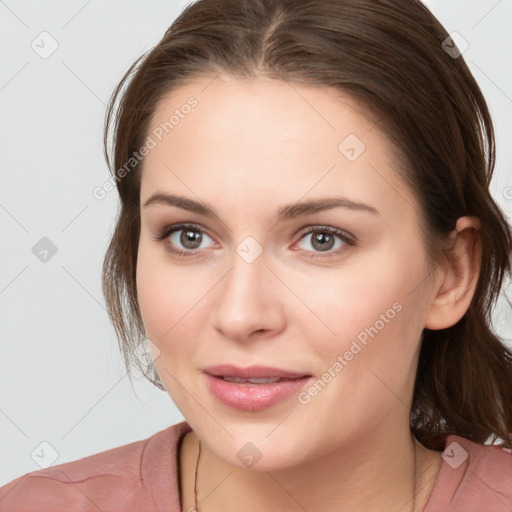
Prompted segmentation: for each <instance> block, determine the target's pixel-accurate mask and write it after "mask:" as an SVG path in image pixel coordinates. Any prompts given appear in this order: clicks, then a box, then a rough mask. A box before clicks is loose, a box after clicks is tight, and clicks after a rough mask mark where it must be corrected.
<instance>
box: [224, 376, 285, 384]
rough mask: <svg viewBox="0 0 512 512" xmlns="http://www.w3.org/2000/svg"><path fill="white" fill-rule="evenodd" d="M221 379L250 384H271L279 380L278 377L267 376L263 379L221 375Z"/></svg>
mask: <svg viewBox="0 0 512 512" xmlns="http://www.w3.org/2000/svg"><path fill="white" fill-rule="evenodd" d="M222 379H223V380H226V381H228V382H241V383H243V382H250V383H251V384H272V383H273V382H277V381H279V380H281V379H280V378H279V377H268V378H264V379H241V378H239V377H222Z"/></svg>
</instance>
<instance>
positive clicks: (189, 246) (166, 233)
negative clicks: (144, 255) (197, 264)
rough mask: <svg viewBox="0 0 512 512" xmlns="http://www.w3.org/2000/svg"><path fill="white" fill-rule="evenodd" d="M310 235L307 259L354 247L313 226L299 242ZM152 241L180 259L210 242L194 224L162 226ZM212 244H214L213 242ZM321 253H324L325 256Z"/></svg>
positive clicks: (340, 235)
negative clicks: (337, 241) (160, 243)
mask: <svg viewBox="0 0 512 512" xmlns="http://www.w3.org/2000/svg"><path fill="white" fill-rule="evenodd" d="M310 235H313V236H312V238H311V242H310V243H311V247H313V250H308V249H306V250H305V251H304V252H306V253H310V254H307V257H309V258H318V257H329V256H336V255H339V254H340V253H342V252H344V251H345V250H346V249H347V246H352V245H355V238H354V237H353V236H352V235H349V234H348V233H346V232H345V231H342V230H341V229H338V228H332V227H329V226H314V227H312V228H309V229H308V230H307V231H303V232H302V234H301V238H300V241H301V242H302V241H303V240H304V239H306V238H307V237H308V236H310ZM336 238H337V239H338V240H339V241H340V243H338V247H337V248H336V250H332V249H333V248H334V246H335V245H336ZM153 239H154V240H156V241H158V242H167V243H166V246H167V247H166V249H167V250H168V251H169V252H172V253H173V254H175V255H177V256H180V257H182V256H194V255H195V254H194V253H199V252H200V250H201V249H205V247H201V245H202V243H203V242H204V241H205V239H210V240H212V239H211V238H210V237H209V236H208V235H207V234H206V233H205V232H204V230H203V229H201V227H199V226H198V225H196V224H174V225H169V226H164V228H162V229H161V230H160V231H159V232H158V233H157V235H156V236H155V237H153ZM212 241H213V240H212ZM213 242H214V244H216V242H215V241H213ZM176 247H177V248H176ZM181 248H183V249H181ZM322 253H325V255H324V254H322Z"/></svg>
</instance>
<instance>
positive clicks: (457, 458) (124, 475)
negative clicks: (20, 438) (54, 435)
mask: <svg viewBox="0 0 512 512" xmlns="http://www.w3.org/2000/svg"><path fill="white" fill-rule="evenodd" d="M190 430H191V428H190V426H189V425H188V423H187V422H185V421H183V422H181V423H177V424H176V425H172V426H170V427H169V428H167V429H165V430H162V431H160V432H157V433H156V434H154V435H153V436H151V437H150V438H148V439H144V440H142V441H136V442H134V443H130V444H126V445H123V446H119V447H117V448H112V449H110V450H107V451H104V452H101V453H97V454H94V455H90V456H88V457H84V458H82V459H79V460H76V461H72V462H67V463H64V464H59V465H56V466H51V467H49V468H47V469H40V470H36V471H32V472H31V473H27V474H25V475H23V476H20V477H18V478H16V479H15V480H12V481H11V482H9V483H8V484H6V485H4V486H3V487H1V488H0V511H1V512H15V511H16V512H18V511H19V512H21V511H23V512H31V511H34V512H35V511H37V512H45V511H52V512H59V511H63V512H64V511H65V512H78V511H80V512H84V511H101V512H114V511H115V512H121V511H123V512H128V511H131V512H135V511H137V512H143V511H144V512H146V511H147V512H149V511H151V512H160V511H162V512H163V511H165V512H181V511H180V502H179V484H178V478H177V474H178V459H177V455H178V446H179V443H180V442H181V440H182V439H183V437H184V435H185V434H186V433H187V432H189V431H190ZM446 447H447V448H446ZM446 447H445V451H444V457H443V459H444V460H443V463H442V466H441V470H440V472H439V475H438V477H437V480H436V483H435V486H434V489H433V491H432V494H431V496H430V499H429V500H428V503H427V505H426V507H425V508H424V511H423V512H448V511H449V512H511V511H512V454H511V453H510V450H504V449H502V448H499V447H497V446H483V445H479V444H476V443H473V442H471V441H469V440H467V439H464V438H462V437H459V436H453V435H452V436H449V437H448V440H447V443H446ZM184 512H185V511H184Z"/></svg>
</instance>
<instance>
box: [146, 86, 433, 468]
mask: <svg viewBox="0 0 512 512" xmlns="http://www.w3.org/2000/svg"><path fill="white" fill-rule="evenodd" d="M191 97H193V98H194V99H190V98H191ZM187 105H188V106H187ZM171 116H174V117H173V118H171ZM170 119H171V120H170ZM165 123H167V124H165ZM148 136H149V137H151V140H152V142H151V141H149V139H148V143H147V147H148V148H149V152H148V154H147V156H146V157H145V162H144V168H143V172H142V181H141V195H140V196H141V233H140V243H139V252H138V261H137V290H138V298H139V305H140V310H141V313H142V317H143V321H144V325H145V328H146V332H147V337H148V338H149V339H150V340H151V342H152V343H154V345H155V346H156V347H157V349H158V350H155V351H153V354H154V355H155V357H156V355H158V356H157V357H156V360H155V364H156V368H157V371H158V374H159V376H160V378H161V380H162V382H163V384H164V386H165V388H166V390H167V391H168V393H169V395H170V396H171V398H172V400H173V401H174V402H175V404H176V405H177V407H178V408H179V409H180V411H181V412H182V414H183V416H184V417H185V419H186V420H187V421H188V423H189V424H190V425H191V427H192V428H193V430H195V431H196V433H197V435H198V436H199V437H200V438H201V439H202V440H203V442H204V443H207V445H208V446H209V448H210V449H211V450H213V451H214V452H215V453H216V454H217V455H218V456H219V457H221V458H223V459H224V460H225V461H227V462H229V463H231V464H233V465H235V466H238V467H241V468H242V467H244V466H245V467H248V464H250V463H249V462H248V461H249V459H250V458H251V457H252V459H251V460H253V459H254V460H257V459H259V460H258V461H257V466H256V468H257V469H265V470H268V469H277V468H280V467H281V468H282V467H287V466H292V465H295V464H299V463H301V462H304V461H306V460H308V459H313V458H316V457H319V456H321V455H323V454H327V453H329V452H332V451H333V450H335V449H337V448H340V449H341V448H343V447H348V446H349V445H350V444H351V443H354V442H357V441H359V442H361V441H362V440H363V439H365V440H366V441H367V442H369V443H372V442H378V441H379V440H381V439H390V437H391V436H392V435H396V434H395V433H396V432H400V433H402V434H403V433H405V432H408V430H409V418H410V403H411V397H412V389H413V384H414V376H415V371H416V364H417V358H418V351H419V344H420V340H421V333H422V330H423V328H424V326H425V318H426V315H427V314H428V311H429V306H430V304H431V302H432V300H433V298H434V295H435V294H434V291H433V290H434V287H432V286H430V283H431V280H430V279H429V277H430V276H429V272H428V269H427V265H426V253H425V247H424V245H423V239H422V236H421V231H420V225H419V207H418V204H417V201H416V199H415V197H414V195H413V194H412V193H411V192H410V191H409V190H408V189H407V188H406V187H405V185H404V184H403V183H402V182H401V180H400V178H399V175H398V173H397V171H396V169H397V168H398V165H399V162H398V160H397V158H396V157H395V156H393V152H392V151H391V144H390V142H389V140H388V139H387V138H386V136H385V135H384V134H383V133H382V132H381V131H380V130H379V127H378V126H377V125H376V124H375V123H374V122H373V121H371V120H370V119H369V118H368V117H365V116H363V115H362V113H361V111H360V110H359V109H358V107H357V104H356V103H354V102H353V101H351V100H350V99H349V98H348V97H346V96H343V95H341V94H340V93H339V92H338V91H335V90H332V89H329V88H323V87H314V88H313V87H305V86H300V85H297V84H288V83H285V82H280V81H266V80H263V79H257V80H252V81H245V80H240V79H224V78H222V77H218V78H216V79H212V78H208V79H204V80H202V81H197V82H195V83H190V84H189V85H187V86H182V87H180V88H179V89H176V90H174V91H172V93H170V94H169V95H168V96H167V97H166V98H164V100H163V101H162V102H161V104H160V105H159V108H158V109H157V111H156V114H155V116H154V117H153V119H152V123H151V127H150V130H149V132H148ZM157 193H158V194H160V196H156V195H155V194H157ZM165 195H167V196H170V195H173V196H179V197H180V198H183V199H182V200H181V204H182V206H181V207H179V206H177V205H176V202H175V201H174V202H173V201H171V199H168V200H165V199H162V198H163V197H164V196H165ZM152 197H153V200H150V199H151V198H152ZM158 197H159V198H160V199H158ZM148 201H149V204H147V205H146V203H147V202H148ZM309 203H311V205H310V206H309V207H308V208H305V207H304V206H302V205H306V204H309ZM313 204H315V205H317V206H314V205H313ZM199 205H202V207H201V209H200V208H199ZM201 210H203V211H201ZM211 211H214V212H215V215H213V214H206V212H211ZM183 223H186V224H193V226H192V227H190V226H189V227H185V228H184V227H183V226H182V227H181V228H179V227H178V225H180V224H183ZM168 226H175V227H176V228H177V230H176V231H174V232H172V233H170V232H169V230H167V231H165V230H166V228H167V227H168ZM162 231H163V234H164V235H166V236H165V237H164V238H163V239H162V240H161V241H157V240H156V238H157V237H158V235H159V234H160V233H161V232H162ZM175 251H182V252H188V253H187V254H186V255H184V256H180V255H178V254H177V252H175ZM215 365H233V366H235V367H238V368H240V369H246V368H248V367H252V366H264V367H270V368H274V369H276V368H277V369H281V370H283V371H287V372H292V373H293V374H294V375H295V377H297V378H294V379H290V380H280V381H278V383H276V384H256V383H247V382H245V383H233V382H231V383H229V382H226V381H225V380H223V379H221V378H219V377H213V376H209V375H207V373H205V371H212V370H211V367H212V366H215ZM209 368H210V369H209ZM219 372H220V374H221V375H226V376H227V377H229V376H230V375H231V376H233V374H234V372H233V371H232V370H225V369H224V370H223V369H220V370H219ZM219 372H217V373H219ZM212 373H215V372H213V371H212ZM274 374H275V371H274V372H272V371H267V372H265V371H263V373H260V374H255V375H257V376H258V375H259V376H260V377H265V376H266V377H272V376H274V377H276V375H274ZM301 375H302V376H306V377H304V378H298V377H299V376H301ZM277 376H278V375H277ZM276 378H277V377H276ZM248 443H251V444H248Z"/></svg>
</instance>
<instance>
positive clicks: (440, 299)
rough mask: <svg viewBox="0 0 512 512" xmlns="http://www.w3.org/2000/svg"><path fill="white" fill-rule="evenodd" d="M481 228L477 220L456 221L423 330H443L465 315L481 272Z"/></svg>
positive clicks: (465, 218) (473, 218) (466, 218)
mask: <svg viewBox="0 0 512 512" xmlns="http://www.w3.org/2000/svg"><path fill="white" fill-rule="evenodd" d="M480 229H481V224H480V220H479V219H478V218H477V217H460V218H459V219H458V220H457V224H456V226H455V229H454V231H453V232H452V233H451V235H450V236H451V239H452V245H451V248H450V249H448V253H447V257H446V263H445V264H444V265H443V268H442V270H440V271H439V274H438V275H439V278H438V279H437V281H436V288H435V290H434V292H435V296H434V299H433V301H432V303H431V305H430V308H429V310H428V312H427V316H426V317H425V327H426V328H427V329H431V330H437V329H446V328H448V327H451V326H452V325H455V324H456V323H457V322H458V321H459V320H460V319H461V318H462V317H463V316H464V314H465V313H466V311H467V310H468V308H469V305H470V303H471V300H472V299H473V295H474V293H475V289H476V285H477V283H478V277H479V275H480V269H481V264H482V261H481V258H482V243H481V237H480Z"/></svg>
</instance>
